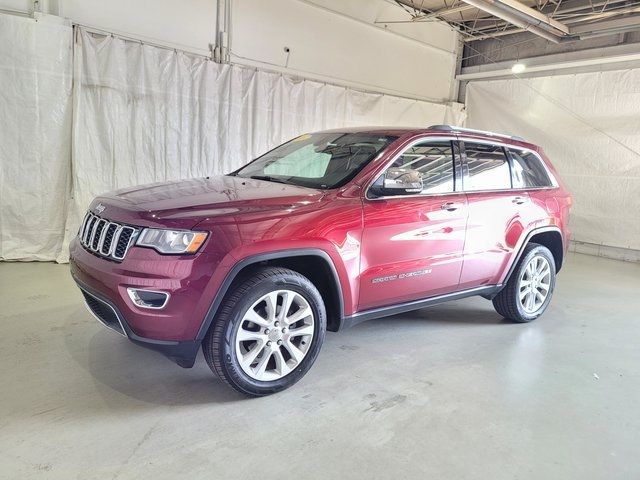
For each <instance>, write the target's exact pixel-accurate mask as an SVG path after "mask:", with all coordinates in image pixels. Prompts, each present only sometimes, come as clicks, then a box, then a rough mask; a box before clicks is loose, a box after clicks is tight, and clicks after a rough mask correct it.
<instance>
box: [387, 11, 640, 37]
mask: <svg viewBox="0 0 640 480" xmlns="http://www.w3.org/2000/svg"><path fill="white" fill-rule="evenodd" d="M396 3H397V4H398V5H399V6H401V7H402V8H403V9H405V10H406V11H407V13H408V14H409V15H410V19H409V20H406V21H400V22H407V23H413V22H429V21H436V20H440V21H444V22H447V23H448V24H450V25H451V26H452V27H453V28H455V29H456V30H458V31H459V32H460V34H461V35H462V37H463V40H464V41H465V42H471V41H476V40H484V39H488V38H501V37H505V36H507V35H512V34H515V33H522V32H530V33H531V34H533V35H536V36H538V37H541V38H544V39H546V40H548V41H550V42H553V43H564V42H569V41H576V40H581V39H587V38H592V37H596V36H602V35H611V34H617V33H624V32H628V31H640V0H396ZM396 22H398V21H396ZM378 23H389V22H378Z"/></svg>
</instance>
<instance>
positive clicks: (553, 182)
mask: <svg viewBox="0 0 640 480" xmlns="http://www.w3.org/2000/svg"><path fill="white" fill-rule="evenodd" d="M458 140H459V141H460V142H462V143H463V144H464V143H465V142H468V143H482V144H485V145H495V146H498V147H502V148H504V149H505V150H507V151H508V150H509V149H512V150H520V151H523V152H529V153H533V155H534V156H535V157H536V158H537V159H538V160H539V161H540V162H541V163H542V167H543V168H544V171H545V172H547V175H549V180H551V186H550V187H531V188H519V189H515V188H499V189H493V190H465V192H466V193H489V192H511V191H513V190H520V191H523V190H524V191H528V190H552V189H555V188H558V182H557V180H556V177H555V176H554V175H553V174H552V173H551V172H550V171H549V168H548V167H547V164H546V163H545V161H544V160H543V159H542V157H541V156H540V154H539V153H538V152H536V151H535V150H532V149H530V148H527V147H516V146H514V145H509V144H508V143H504V142H499V141H492V140H485V139H475V138H469V139H465V138H459V139H458ZM505 153H507V152H505ZM464 160H466V155H465V158H464ZM507 161H508V162H509V168H511V158H510V157H508V156H507Z"/></svg>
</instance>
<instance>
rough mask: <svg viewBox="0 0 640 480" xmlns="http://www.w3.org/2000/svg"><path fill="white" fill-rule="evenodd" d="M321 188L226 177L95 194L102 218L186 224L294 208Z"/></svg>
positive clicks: (317, 196)
mask: <svg viewBox="0 0 640 480" xmlns="http://www.w3.org/2000/svg"><path fill="white" fill-rule="evenodd" d="M323 196H324V193H323V192H322V191H321V190H315V189H311V188H305V187H297V186H294V185H284V184H281V183H274V182H267V181H263V180H252V179H247V178H240V177H231V176H226V175H221V176H215V177H206V178H196V179H191V180H181V181H174V182H163V183H154V184H150V185H142V186H137V187H131V188H124V189H121V190H116V191H114V192H109V193H106V194H103V195H100V196H99V197H98V198H96V199H95V200H94V201H93V203H92V204H91V209H92V210H93V211H96V210H95V209H96V207H97V206H98V204H99V203H101V204H102V206H104V207H105V208H104V213H103V215H104V217H105V218H108V219H110V220H115V221H121V222H124V223H133V224H139V225H143V226H169V227H171V228H191V227H192V226H193V225H195V224H197V223H198V222H199V221H200V220H202V219H204V218H210V217H215V216H220V215H233V214H236V213H242V212H245V211H250V212H256V211H260V210H273V209H282V208H296V207H298V206H303V205H309V204H310V203H314V202H317V201H319V200H320V199H321V198H322V197H323Z"/></svg>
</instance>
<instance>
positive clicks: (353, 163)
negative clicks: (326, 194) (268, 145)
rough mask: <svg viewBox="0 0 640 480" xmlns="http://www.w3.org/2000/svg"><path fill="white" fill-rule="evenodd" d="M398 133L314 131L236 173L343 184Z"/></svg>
mask: <svg viewBox="0 0 640 480" xmlns="http://www.w3.org/2000/svg"><path fill="white" fill-rule="evenodd" d="M396 138H397V137H392V136H387V135H374V134H369V133H313V134H310V135H302V136H300V137H298V138H294V139H293V140H291V141H290V142H287V143H285V144H283V145H280V146H279V147H277V148H275V149H274V150H271V151H270V152H268V153H266V154H264V155H263V156H261V157H260V158H258V159H256V160H254V161H253V162H251V163H250V164H248V165H247V166H246V167H243V168H241V169H240V170H238V171H237V172H236V173H235V175H237V176H239V177H245V178H252V177H253V178H259V179H262V180H268V181H272V182H279V183H290V184H293V185H301V186H305V187H312V188H336V187H340V186H342V185H344V184H345V183H347V182H348V181H349V180H351V179H352V178H353V177H355V175H356V174H357V173H358V172H359V171H360V170H361V169H362V168H363V167H364V166H365V165H366V164H367V163H369V162H370V161H371V160H372V159H373V158H374V157H375V156H376V155H377V154H378V153H379V152H380V151H382V150H383V149H384V148H386V147H387V146H388V145H389V144H390V143H391V142H392V141H394V140H395V139H396Z"/></svg>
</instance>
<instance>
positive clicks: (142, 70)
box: [0, 14, 464, 262]
mask: <svg viewBox="0 0 640 480" xmlns="http://www.w3.org/2000/svg"><path fill="white" fill-rule="evenodd" d="M75 33H76V35H75V49H74V48H73V47H74V38H73V37H74V35H73V31H72V29H71V27H69V26H64V25H60V24H57V23H50V22H46V21H37V22H36V21H35V20H33V19H28V18H21V17H16V16H12V15H4V14H0V162H1V163H0V260H10V259H11V260H58V261H60V262H64V261H67V260H68V253H67V249H68V243H69V241H70V239H71V238H73V236H74V235H75V234H76V232H77V229H78V225H79V223H80V219H81V217H82V215H83V213H84V211H85V209H86V208H87V206H88V204H89V202H90V201H91V199H92V198H93V197H94V196H95V195H98V194H100V193H102V192H105V191H109V190H113V189H116V188H121V187H125V186H130V185H136V184H143V183H148V182H154V181H163V180H171V179H178V178H187V177H197V176H204V175H212V174H218V173H225V172H229V171H232V170H234V169H236V168H238V167H239V166H241V165H242V164H244V163H246V162H247V161H248V160H250V159H252V158H254V157H256V156H258V155H260V154H261V153H263V152H266V151H267V150H269V149H271V148H272V147H274V146H276V145H277V144H279V143H281V142H283V141H285V140H288V139H290V138H292V137H294V136H297V135H299V134H301V133H304V132H309V131H314V130H320V129H324V128H334V127H341V126H345V125H383V124H385V125H429V124H433V123H443V122H447V123H455V124H460V123H461V122H462V121H463V120H464V111H463V109H462V106H461V105H460V104H451V105H441V104H433V103H429V102H422V101H416V100H409V99H405V98H398V97H392V96H389V95H381V94H373V93H365V92H360V91H356V90H352V89H349V88H344V87H338V86H333V85H326V84H323V83H318V82H313V81H308V80H301V79H295V78H292V77H288V76H283V75H280V74H276V73H269V72H264V71H259V70H255V69H249V68H244V67H240V66H230V65H219V64H216V63H214V62H212V61H210V60H208V59H206V58H202V57H197V56H192V55H188V54H185V53H182V52H177V51H173V50H168V49H164V48H157V47H153V46H148V45H143V44H141V43H138V42H132V41H125V40H123V39H120V38H116V37H113V36H105V35H97V34H94V33H90V32H88V31H86V30H84V29H81V28H77V29H76V32H75ZM72 110H73V113H72ZM72 118H73V120H72Z"/></svg>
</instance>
